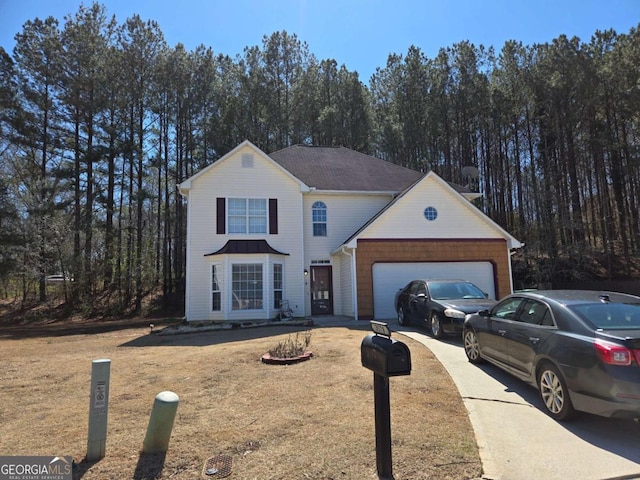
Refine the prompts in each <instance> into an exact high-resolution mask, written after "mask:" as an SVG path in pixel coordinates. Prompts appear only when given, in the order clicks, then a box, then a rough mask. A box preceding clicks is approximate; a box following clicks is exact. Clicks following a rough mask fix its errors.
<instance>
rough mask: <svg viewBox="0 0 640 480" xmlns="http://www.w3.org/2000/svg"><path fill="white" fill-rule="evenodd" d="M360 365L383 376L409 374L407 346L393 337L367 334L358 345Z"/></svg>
mask: <svg viewBox="0 0 640 480" xmlns="http://www.w3.org/2000/svg"><path fill="white" fill-rule="evenodd" d="M360 356H361V360H362V366H363V367H366V368H368V369H369V370H372V371H373V372H374V373H377V374H378V375H382V376H383V377H394V376H398V375H410V374H411V353H410V352H409V347H407V346H406V345H405V344H404V343H402V342H399V341H397V340H394V339H393V338H389V337H383V336H381V335H377V334H372V335H367V336H366V337H364V339H363V340H362V345H361V346H360Z"/></svg>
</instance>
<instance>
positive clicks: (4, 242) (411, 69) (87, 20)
mask: <svg viewBox="0 0 640 480" xmlns="http://www.w3.org/2000/svg"><path fill="white" fill-rule="evenodd" d="M15 38H16V45H15V48H14V50H13V52H6V51H5V50H4V49H3V48H2V47H0V172H1V175H0V288H2V294H0V296H3V297H5V298H7V297H9V298H16V299H18V300H20V301H21V302H26V301H30V300H33V299H35V300H36V301H39V302H44V301H45V300H46V299H47V294H48V292H49V291H50V288H48V283H47V279H48V277H49V275H52V274H61V275H62V278H63V279H66V280H68V281H63V282H61V284H62V289H63V294H64V297H65V300H66V302H65V304H66V305H68V306H69V307H70V308H71V309H73V310H76V311H77V310H78V309H82V310H83V311H85V312H89V313H90V312H93V311H95V310H96V309H100V310H101V311H105V309H109V310H110V311H113V312H114V313H121V312H125V311H135V312H138V311H140V309H141V308H142V302H143V300H144V299H145V297H147V296H148V295H149V293H151V292H160V294H161V295H160V298H161V299H162V300H163V301H164V303H165V304H170V303H171V302H181V301H182V295H183V292H184V278H185V237H186V218H185V211H186V206H185V204H184V201H183V199H182V198H181V197H180V195H179V194H178V192H177V188H176V186H177V184H179V183H180V182H182V181H183V180H185V179H186V178H188V177H190V176H191V175H193V174H194V173H195V172H197V171H198V170H200V169H202V168H203V167H205V166H207V165H209V164H211V163H212V162H214V161H216V160H217V159H218V158H220V157H221V156H223V155H224V154H226V153H227V152H229V151H230V150H231V149H233V148H234V147H235V146H237V145H238V144H239V143H241V142H242V141H244V140H245V139H248V140H250V141H251V142H253V143H254V144H255V145H257V146H258V147H259V148H261V149H262V150H263V151H265V152H267V153H271V152H273V151H276V150H278V149H281V148H285V147H287V146H290V145H292V144H314V145H342V146H345V147H348V148H351V149H354V150H358V151H361V152H364V153H367V154H371V155H375V156H377V157H380V158H383V159H386V160H388V161H391V162H395V163H398V164H400V165H403V166H406V167H409V168H413V169H416V170H420V171H423V172H427V171H429V170H433V171H435V172H436V173H438V174H439V175H440V176H442V177H443V178H444V179H445V180H447V181H450V182H455V183H459V184H462V185H469V186H470V187H471V188H473V189H476V190H477V191H479V192H481V193H482V197H481V199H480V200H479V201H478V202H479V203H478V206H479V207H480V208H481V209H482V210H483V211H484V212H485V213H486V214H487V215H489V216H490V217H491V218H492V219H493V220H495V221H496V222H497V223H498V224H499V225H501V226H502V227H504V228H505V229H506V230H508V231H509V232H510V233H512V234H513V235H514V236H515V237H516V238H518V239H519V240H521V241H522V242H525V243H526V246H525V248H524V249H523V250H522V251H521V252H520V253H519V254H518V255H519V256H518V258H517V259H516V261H515V262H514V274H515V275H516V276H518V279H519V281H521V282H522V283H523V284H524V283H536V282H554V281H556V280H558V279H572V278H579V277H580V276H581V275H586V274H587V273H585V272H595V271H598V268H596V267H594V265H593V264H594V262H596V263H597V264H598V265H599V266H600V267H599V268H600V271H601V274H602V275H604V276H608V277H614V276H620V275H622V276H632V275H633V274H634V273H635V271H634V270H633V269H632V266H633V264H634V259H635V257H636V256H637V254H638V250H639V248H640V244H639V240H640V237H639V231H638V228H639V227H638V225H639V224H640V218H638V217H639V213H638V200H637V199H638V189H639V188H640V172H639V170H638V168H637V166H638V162H639V161H640V149H639V145H640V142H639V134H640V69H638V65H640V36H639V33H638V29H637V28H633V29H631V31H630V32H628V33H626V34H618V33H616V32H614V31H613V30H609V31H604V32H601V31H597V32H595V33H594V34H593V36H592V38H591V39H590V41H589V43H585V42H582V41H580V39H578V38H567V37H565V36H560V37H558V38H556V39H553V40H552V41H551V42H550V43H545V44H536V45H531V46H527V45H523V44H522V43H521V42H517V41H515V40H514V41H509V42H506V43H505V45H504V46H503V47H502V48H501V50H500V51H499V52H496V51H495V50H494V49H493V48H485V47H483V46H475V45H473V44H471V43H470V42H461V43H458V44H454V45H453V46H450V47H443V48H441V49H440V51H439V53H438V54H437V56H436V57H435V58H428V57H427V56H426V55H425V54H424V53H423V52H422V51H421V50H420V49H419V48H417V47H414V46H411V47H410V48H409V49H408V51H407V52H406V53H405V54H395V53H394V54H390V55H389V57H388V60H387V63H386V65H385V66H383V67H379V68H377V69H376V72H375V73H374V74H373V75H372V77H371V78H370V79H369V80H368V85H366V84H365V83H363V81H362V80H361V79H360V78H359V75H358V73H357V72H355V71H350V70H349V69H348V68H347V67H346V66H345V65H341V66H338V64H337V62H336V61H335V60H333V59H323V60H319V59H317V58H316V57H315V56H314V55H313V54H312V53H311V52H310V51H309V47H308V45H307V44H306V43H305V42H302V41H300V40H299V39H298V38H297V36H296V35H295V34H289V33H287V32H285V31H281V32H275V33H273V34H271V35H269V36H267V35H265V36H264V37H263V40H262V45H260V46H248V47H246V48H245V49H244V52H243V53H242V54H241V55H238V56H236V58H231V57H229V56H228V55H225V54H223V53H215V52H214V51H213V49H212V48H211V47H207V46H204V45H200V46H198V47H197V48H195V50H193V51H187V50H186V49H185V47H184V46H183V45H181V44H178V45H176V46H175V47H170V46H168V45H167V43H166V41H165V39H164V37H163V34H162V32H161V30H160V28H159V26H158V24H157V23H156V22H154V21H144V20H142V19H141V18H140V17H139V16H137V15H134V16H133V17H131V18H127V19H126V20H125V21H124V22H122V23H118V21H117V20H116V18H115V17H114V16H109V14H108V12H107V10H106V7H105V6H104V5H102V4H99V3H94V4H92V5H90V6H80V7H79V9H78V11H77V12H75V13H74V14H70V15H69V16H67V17H65V19H64V21H63V22H62V24H61V23H60V22H59V21H58V20H56V19H55V18H53V17H49V18H46V19H44V20H42V19H37V18H36V19H34V20H31V21H27V22H26V23H25V24H24V26H23V29H22V31H21V32H18V33H17V34H16V37H15ZM476 172H477V175H476ZM620 259H621V260H622V261H620ZM618 263H619V264H620V265H623V268H622V269H621V268H618V267H617V265H618ZM589 274H591V273H589ZM71 280H73V281H71Z"/></svg>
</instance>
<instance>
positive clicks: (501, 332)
mask: <svg viewBox="0 0 640 480" xmlns="http://www.w3.org/2000/svg"><path fill="white" fill-rule="evenodd" d="M498 333H499V334H500V335H502V336H503V337H504V334H505V333H507V331H506V330H498Z"/></svg>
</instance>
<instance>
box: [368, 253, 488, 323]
mask: <svg viewBox="0 0 640 480" xmlns="http://www.w3.org/2000/svg"><path fill="white" fill-rule="evenodd" d="M419 278H425V279H426V278H451V279H461V280H468V281H470V282H471V283H475V284H476V285H477V286H478V287H480V289H481V290H482V291H483V292H485V293H487V294H489V298H493V299H495V295H496V289H495V285H494V275H493V264H492V263H491V262H422V263H375V264H374V265H373V316H374V318H375V319H376V320H389V319H392V318H395V317H396V311H395V308H394V306H393V300H394V298H395V295H396V292H397V291H398V290H399V289H400V288H402V287H404V286H405V285H406V284H407V283H409V282H410V281H411V280H416V279H419Z"/></svg>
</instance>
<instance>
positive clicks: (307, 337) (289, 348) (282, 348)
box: [269, 331, 311, 358]
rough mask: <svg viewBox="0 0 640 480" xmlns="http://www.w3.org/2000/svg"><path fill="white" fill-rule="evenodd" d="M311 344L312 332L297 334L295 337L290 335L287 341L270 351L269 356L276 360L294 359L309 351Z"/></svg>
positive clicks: (279, 343)
mask: <svg viewBox="0 0 640 480" xmlns="http://www.w3.org/2000/svg"><path fill="white" fill-rule="evenodd" d="M310 343H311V332H310V331H307V332H304V333H302V334H301V333H300V332H296V334H295V337H293V338H292V337H291V335H289V336H288V337H287V338H286V339H284V340H282V341H281V342H278V344H277V345H276V346H275V347H274V348H272V349H271V350H269V355H271V356H272V357H275V358H294V357H297V356H299V355H302V354H303V353H305V352H306V351H307V348H308V347H309V344H310Z"/></svg>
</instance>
